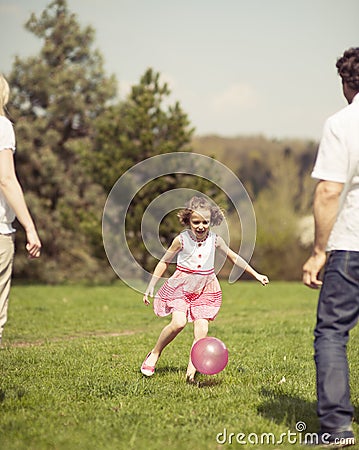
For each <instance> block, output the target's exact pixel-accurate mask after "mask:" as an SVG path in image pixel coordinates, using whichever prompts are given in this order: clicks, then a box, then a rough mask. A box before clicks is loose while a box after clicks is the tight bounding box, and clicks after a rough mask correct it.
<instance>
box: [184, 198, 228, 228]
mask: <svg viewBox="0 0 359 450" xmlns="http://www.w3.org/2000/svg"><path fill="white" fill-rule="evenodd" d="M201 209H206V210H209V211H210V212H211V223H210V225H211V226H216V225H220V224H221V223H222V221H223V219H224V213H223V211H222V209H221V208H220V207H219V206H217V205H216V204H212V203H210V202H209V201H208V200H207V199H206V198H204V197H196V196H194V197H192V198H191V199H190V200H189V201H188V202H187V203H186V205H185V208H184V209H181V210H180V211H179V212H178V214H177V217H178V218H179V221H180V223H181V224H182V225H185V226H188V225H189V224H190V219H191V215H192V213H193V212H194V211H198V210H201Z"/></svg>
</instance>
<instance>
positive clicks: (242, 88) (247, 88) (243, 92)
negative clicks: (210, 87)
mask: <svg viewBox="0 0 359 450" xmlns="http://www.w3.org/2000/svg"><path fill="white" fill-rule="evenodd" d="M258 104H259V96H258V94H257V92H256V91H255V89H254V88H253V86H251V85H250V84H247V83H234V84H231V85H230V86H228V87H227V88H226V89H225V90H223V91H222V92H218V93H216V94H215V95H214V96H213V97H212V99H211V101H210V106H211V109H212V110H213V111H214V112H216V113H220V114H222V113H226V112H230V111H231V112H235V111H243V110H248V109H250V110H253V109H254V108H256V107H257V106H258Z"/></svg>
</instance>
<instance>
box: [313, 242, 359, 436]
mask: <svg viewBox="0 0 359 450" xmlns="http://www.w3.org/2000/svg"><path fill="white" fill-rule="evenodd" d="M358 315H359V252H357V251H355V252H354V251H344V250H335V251H332V252H330V254H329V255H328V259H327V262H326V266H325V271H324V278H323V286H322V288H321V292H320V295H319V301H318V310H317V324H316V327H315V331H314V336H315V340H314V350H315V363H316V368H317V397H318V407H317V412H318V417H319V421H320V426H321V430H324V431H326V430H335V431H342V430H345V429H348V428H349V427H350V424H351V421H352V417H353V412H354V410H353V406H352V404H351V401H350V387H349V368H348V360H347V342H348V338H349V331H350V330H351V329H352V328H353V327H354V326H355V324H356V323H357V321H358Z"/></svg>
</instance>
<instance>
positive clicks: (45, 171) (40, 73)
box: [9, 0, 116, 283]
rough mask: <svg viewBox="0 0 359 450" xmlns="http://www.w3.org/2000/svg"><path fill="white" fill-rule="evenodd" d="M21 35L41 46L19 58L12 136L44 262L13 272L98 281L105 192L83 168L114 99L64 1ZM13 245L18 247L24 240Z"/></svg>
mask: <svg viewBox="0 0 359 450" xmlns="http://www.w3.org/2000/svg"><path fill="white" fill-rule="evenodd" d="M25 27H26V29H27V30H28V31H30V32H31V33H33V34H35V35H36V36H37V37H38V38H39V39H41V41H42V48H41V50H40V52H39V54H38V55H37V56H33V57H30V58H26V59H21V58H19V57H16V59H15V62H14V64H13V69H12V72H11V74H10V76H9V81H10V85H11V89H12V96H11V101H10V103H11V104H10V106H9V110H10V114H11V118H12V119H13V120H14V122H15V129H16V135H17V153H16V164H17V172H18V174H19V179H20V181H21V183H22V185H23V187H24V191H25V193H26V197H27V201H28V203H29V206H30V209H31V211H32V213H33V215H34V216H35V219H36V223H37V226H38V229H39V233H40V236H41V240H42V242H43V257H42V259H41V261H39V262H38V263H36V264H28V263H27V262H26V260H25V258H24V257H22V256H21V255H22V252H19V255H18V256H17V258H16V265H15V274H16V275H17V276H20V277H30V276H31V277H32V278H34V279H36V280H37V281H45V282H53V283H55V282H61V281H66V280H76V279H85V278H87V279H92V280H96V279H101V278H103V276H104V267H107V265H106V264H104V259H103V258H104V254H103V251H102V246H101V244H102V240H101V215H102V210H103V206H104V202H105V192H104V190H103V188H102V186H100V185H99V184H97V183H96V182H94V181H93V179H92V177H91V176H90V175H89V174H88V172H87V171H86V170H85V164H84V158H85V159H86V155H88V154H89V153H90V152H91V151H92V145H93V144H92V139H93V135H94V121H95V120H96V119H97V118H98V117H99V116H101V115H102V114H103V113H104V111H105V110H106V108H107V106H108V103H109V101H110V100H113V98H114V97H115V94H116V81H115V78H114V77H106V76H105V73H104V70H103V60H102V56H101V54H100V53H99V52H98V51H97V50H93V49H92V45H93V42H94V30H93V29H92V28H91V27H86V28H84V29H82V28H81V27H80V25H79V23H78V21H77V18H76V16H75V15H74V14H73V13H71V12H70V11H69V9H68V7H67V2H66V1H65V0H55V1H53V2H52V3H51V4H49V6H48V7H47V8H46V9H45V10H44V11H43V12H42V14H41V15H40V17H36V16H35V15H34V14H32V15H31V17H30V19H29V20H28V22H27V23H26V25H25ZM18 246H22V243H21V236H19V237H18Z"/></svg>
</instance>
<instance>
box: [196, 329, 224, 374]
mask: <svg viewBox="0 0 359 450" xmlns="http://www.w3.org/2000/svg"><path fill="white" fill-rule="evenodd" d="M191 360H192V363H193V365H194V366H195V368H196V369H197V370H198V372H201V373H204V374H206V375H214V374H216V373H218V372H220V371H221V370H223V369H224V368H225V367H226V365H227V363H228V350H227V347H226V346H225V345H224V343H223V342H222V341H221V340H219V339H217V338H215V337H205V338H203V339H200V340H199V341H197V342H196V343H195V344H194V346H193V347H192V350H191Z"/></svg>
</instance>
